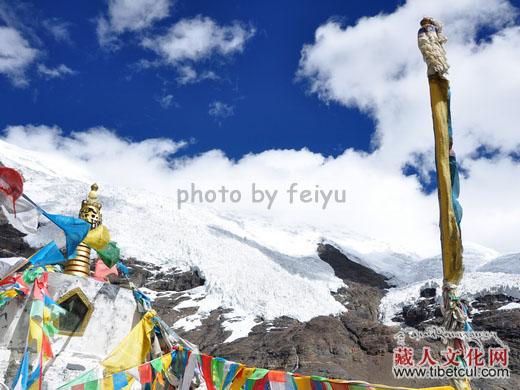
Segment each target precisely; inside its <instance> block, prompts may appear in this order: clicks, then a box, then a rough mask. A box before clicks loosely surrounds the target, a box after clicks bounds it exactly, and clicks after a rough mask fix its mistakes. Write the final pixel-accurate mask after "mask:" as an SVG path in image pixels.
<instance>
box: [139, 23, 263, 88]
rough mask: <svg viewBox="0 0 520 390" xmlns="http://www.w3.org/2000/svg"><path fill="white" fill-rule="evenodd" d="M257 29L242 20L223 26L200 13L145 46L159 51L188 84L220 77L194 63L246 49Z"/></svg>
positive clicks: (177, 24)
mask: <svg viewBox="0 0 520 390" xmlns="http://www.w3.org/2000/svg"><path fill="white" fill-rule="evenodd" d="M254 33H255V29H254V28H253V27H250V26H246V25H244V24H243V23H240V22H236V21H235V22H233V23H231V24H229V25H224V26H220V25H218V24H217V23H216V22H215V21H214V20H213V19H211V18H209V17H203V16H196V17H194V18H192V19H182V20H180V21H178V22H177V23H175V24H174V25H173V26H172V27H170V29H169V30H168V32H167V33H166V34H165V35H162V36H154V37H147V38H145V39H144V40H143V42H142V45H143V46H144V47H145V48H148V49H150V50H153V51H154V52H156V53H157V54H158V55H159V56H160V58H161V59H162V60H163V61H164V62H165V63H167V64H170V65H173V66H175V67H176V68H177V70H178V72H179V82H180V83H181V84H187V83H191V82H195V81H200V80H202V79H212V78H216V75H215V74H214V73H213V72H211V71H205V72H202V73H200V74H198V72H197V71H196V70H195V69H194V67H193V64H194V63H197V62H200V61H203V60H206V59H208V58H209V57H211V56H214V55H218V56H220V57H226V58H227V57H230V56H232V55H234V54H236V53H241V52H242V51H243V50H244V47H245V44H246V42H247V41H248V40H249V39H250V38H251V37H252V36H253V35H254Z"/></svg>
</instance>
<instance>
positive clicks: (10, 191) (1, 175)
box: [0, 167, 23, 212]
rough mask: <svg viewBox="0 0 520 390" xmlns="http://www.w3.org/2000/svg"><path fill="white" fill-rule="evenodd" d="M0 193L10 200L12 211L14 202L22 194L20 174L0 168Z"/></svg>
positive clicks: (13, 170)
mask: <svg viewBox="0 0 520 390" xmlns="http://www.w3.org/2000/svg"><path fill="white" fill-rule="evenodd" d="M0 192H3V193H4V194H6V195H7V196H8V197H9V198H11V199H12V201H13V209H14V208H15V202H16V200H17V199H18V198H19V197H20V196H21V195H22V194H23V178H22V175H21V174H20V172H18V171H17V170H16V169H13V168H8V167H0ZM15 212H16V210H15Z"/></svg>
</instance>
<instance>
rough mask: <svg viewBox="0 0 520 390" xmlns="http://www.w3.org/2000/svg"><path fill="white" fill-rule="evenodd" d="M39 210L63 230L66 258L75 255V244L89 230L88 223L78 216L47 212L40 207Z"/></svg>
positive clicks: (76, 244)
mask: <svg viewBox="0 0 520 390" xmlns="http://www.w3.org/2000/svg"><path fill="white" fill-rule="evenodd" d="M40 211H41V213H42V214H43V215H45V216H46V217H47V218H48V219H49V220H50V221H51V222H53V223H54V224H55V225H56V226H58V227H59V228H60V229H61V230H63V232H64V233H65V241H66V248H67V258H68V259H70V258H73V257H74V256H75V252H76V248H77V246H78V245H79V243H80V242H81V241H83V239H84V238H85V237H86V235H87V234H88V232H89V230H90V224H89V223H88V222H86V221H84V220H82V219H80V218H75V217H69V216H65V215H59V214H49V213H47V212H46V211H45V210H42V209H40Z"/></svg>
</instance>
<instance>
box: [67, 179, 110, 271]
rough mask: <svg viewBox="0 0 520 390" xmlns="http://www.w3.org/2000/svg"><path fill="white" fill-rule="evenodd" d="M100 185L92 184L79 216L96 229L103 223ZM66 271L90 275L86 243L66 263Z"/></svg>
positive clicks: (80, 245)
mask: <svg viewBox="0 0 520 390" xmlns="http://www.w3.org/2000/svg"><path fill="white" fill-rule="evenodd" d="M97 190H98V185H97V184H95V183H94V184H92V186H91V187H90V192H89V193H88V195H87V199H85V200H83V201H82V202H81V209H80V211H79V217H80V218H81V219H83V220H84V221H87V222H88V223H90V225H91V229H94V228H96V227H98V226H99V225H101V222H102V215H101V203H100V202H99V200H98V196H97ZM65 273H66V274H68V275H75V276H82V277H89V276H90V248H89V247H88V246H87V245H86V244H85V243H84V242H82V243H80V244H79V245H78V247H77V248H76V257H75V258H74V259H70V260H68V261H67V262H66V263H65Z"/></svg>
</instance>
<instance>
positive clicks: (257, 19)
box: [0, 0, 400, 158]
mask: <svg viewBox="0 0 520 390" xmlns="http://www.w3.org/2000/svg"><path fill="white" fill-rule="evenodd" d="M398 3H400V2H392V1H371V2H350V1H348V2H347V1H319V2H317V1H286V2H283V4H282V3H281V2H279V1H218V2H215V1H185V0H178V1H176V2H175V3H174V4H173V6H172V8H171V9H170V16H168V17H166V18H164V19H162V20H159V21H158V22H156V23H154V24H153V26H151V27H150V28H149V29H147V33H149V34H152V32H153V33H157V34H159V33H161V32H164V31H165V30H167V28H168V27H170V26H171V25H172V24H174V23H176V22H178V21H179V20H181V19H183V18H193V17H195V16H197V15H203V16H208V17H210V18H212V19H213V20H214V21H215V22H216V23H218V24H219V25H228V24H230V23H232V22H233V21H237V20H238V21H240V22H241V23H243V24H244V25H246V26H248V27H252V28H254V29H255V33H254V36H252V37H251V38H250V39H249V40H248V41H247V42H246V43H245V46H244V49H243V51H242V52H241V53H235V54H232V55H230V56H226V57H223V56H219V55H212V56H209V57H208V58H207V59H205V60H203V61H200V63H198V64H197V68H198V69H200V70H201V71H212V72H214V73H215V75H216V77H218V79H210V80H203V81H200V82H197V83H191V84H187V85H182V84H180V83H179V82H178V81H177V78H178V72H177V70H176V69H175V68H174V67H172V66H167V65H166V66H158V67H154V68H152V69H141V70H138V69H137V64H138V63H139V61H140V60H142V59H147V60H153V59H154V58H155V57H156V55H155V54H154V53H153V52H152V51H150V50H147V49H144V48H143V47H141V46H140V45H139V42H138V41H139V37H140V36H141V33H138V34H135V33H133V32H126V33H124V34H122V35H121V36H120V37H119V39H120V41H121V42H120V48H119V49H118V50H116V51H113V50H110V49H106V48H103V47H101V46H100V44H99V42H98V38H97V35H96V18H98V17H99V16H100V15H102V14H106V13H107V3H106V2H104V1H79V2H70V1H52V2H43V3H42V2H34V3H29V2H26V3H23V4H20V5H17V6H16V7H14V6H13V4H14V3H13V2H9V3H8V2H4V3H0V4H3V7H4V8H9V9H10V11H11V13H12V15H14V16H16V18H17V20H18V23H19V25H23V26H24V38H25V39H27V40H28V41H29V43H30V44H31V46H33V47H35V48H37V49H38V50H40V51H41V54H40V61H41V63H43V64H45V66H47V67H48V68H55V67H57V66H59V65H60V64H64V65H66V66H67V67H68V68H70V69H71V70H72V71H73V72H74V74H71V75H64V76H63V77H60V78H54V79H48V78H46V77H45V76H43V75H42V74H41V73H39V72H38V71H37V70H36V68H35V67H33V68H32V69H29V70H27V71H26V77H27V79H28V85H27V86H25V87H23V88H20V87H15V86H13V85H12V83H11V82H10V80H9V79H8V78H6V77H0V90H1V92H0V98H1V100H2V101H3V103H2V106H3V107H4V109H3V110H2V115H1V118H0V127H1V128H4V127H5V126H7V125H15V124H26V123H31V124H46V125H57V126H59V127H61V128H62V129H63V130H64V131H65V132H67V131H72V130H84V129H87V128H89V127H93V126H105V127H107V128H110V129H114V130H116V131H117V132H118V133H119V134H120V135H123V136H128V137H131V138H132V139H134V140H141V139H144V138H149V137H169V138H173V139H175V140H191V141H192V142H193V143H192V144H191V145H190V147H189V148H186V149H184V150H183V151H182V152H183V153H188V154H194V153H200V152H204V151H207V150H209V149H213V148H218V149H221V150H223V151H225V152H226V154H228V155H229V156H230V157H233V158H239V157H241V156H242V155H243V154H246V153H249V152H259V151H262V150H266V149H271V148H296V149H299V148H302V147H308V148H309V149H311V150H312V151H316V152H320V153H323V154H325V155H338V154H341V153H342V152H343V150H344V149H345V148H346V147H354V148H356V149H364V150H368V148H369V145H370V137H371V135H372V133H373V124H372V122H371V120H370V119H368V118H367V116H366V115H363V114H361V113H360V112H359V111H358V110H357V109H346V108H344V107H341V106H339V105H338V104H336V103H334V102H332V103H330V104H326V103H324V102H323V101H321V100H320V99H318V98H317V97H316V96H312V95H309V94H307V93H306V85H305V82H303V81H297V80H295V73H296V71H297V68H298V61H299V60H300V51H301V49H302V46H303V45H304V44H305V43H311V42H312V41H313V40H314V32H315V30H316V28H317V27H318V26H319V25H320V24H322V23H324V22H326V21H327V20H328V19H329V18H338V19H340V20H341V21H342V22H344V23H346V24H354V23H355V22H356V20H357V19H358V18H359V17H362V16H365V15H375V14H378V13H379V12H383V11H384V12H390V11H392V10H394V9H395V7H396V5H397V4H398ZM42 21H47V23H43V22H42ZM48 23H51V24H59V25H63V27H64V28H65V29H66V31H67V38H66V39H62V40H56V39H55V38H54V37H53V35H52V34H51V33H50V32H49V31H48V29H46V27H45V25H46V24H48ZM165 97H166V100H164V101H163V105H161V103H160V101H161V99H164V98H165ZM214 102H220V103H222V104H224V105H226V106H227V107H230V110H231V111H232V112H229V113H228V115H229V116H227V117H214V116H211V115H210V114H209V109H210V104H212V103H214ZM6 108H8V109H6ZM224 115H225V114H224Z"/></svg>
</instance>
